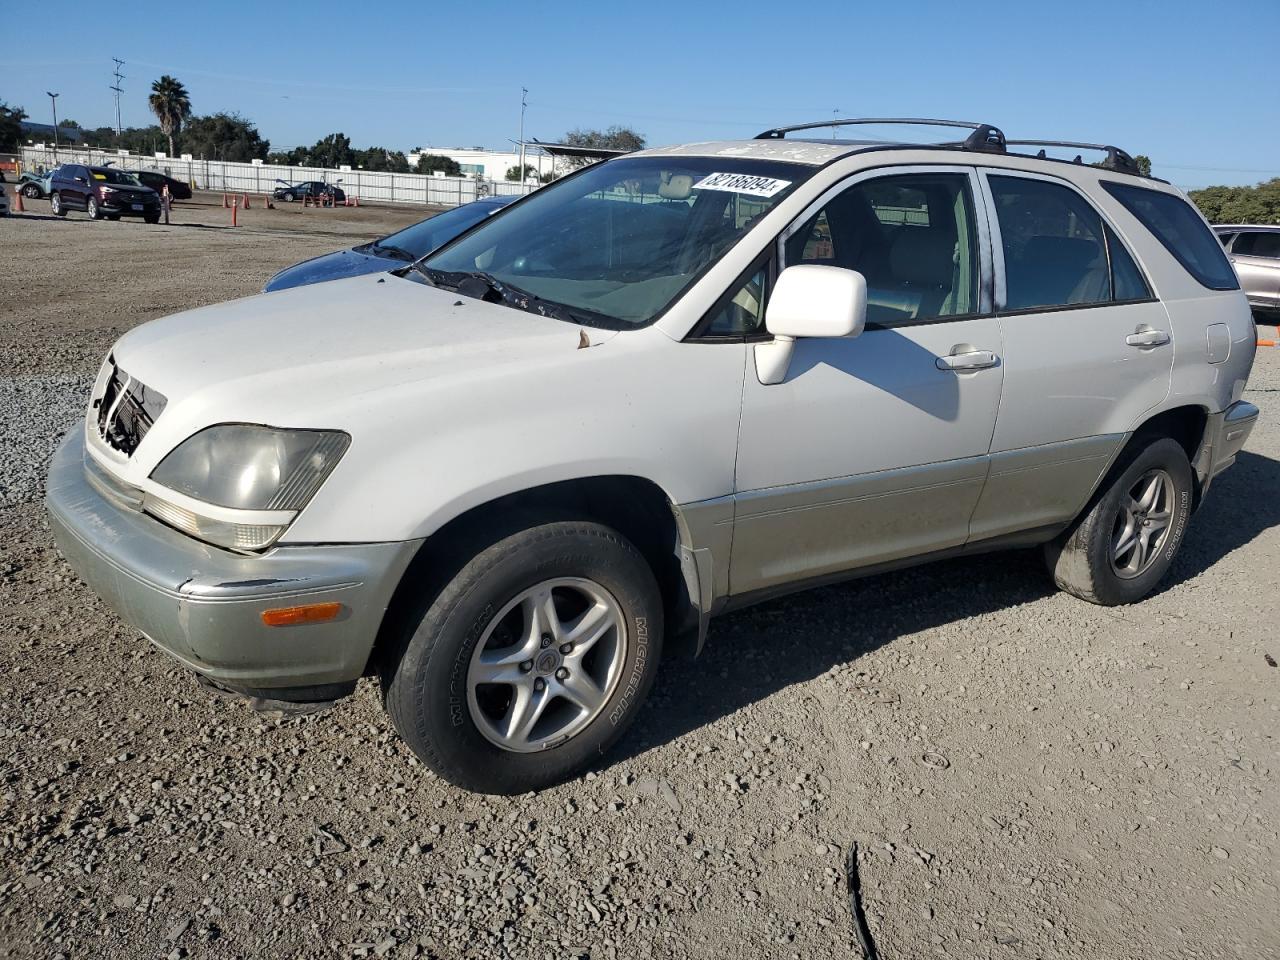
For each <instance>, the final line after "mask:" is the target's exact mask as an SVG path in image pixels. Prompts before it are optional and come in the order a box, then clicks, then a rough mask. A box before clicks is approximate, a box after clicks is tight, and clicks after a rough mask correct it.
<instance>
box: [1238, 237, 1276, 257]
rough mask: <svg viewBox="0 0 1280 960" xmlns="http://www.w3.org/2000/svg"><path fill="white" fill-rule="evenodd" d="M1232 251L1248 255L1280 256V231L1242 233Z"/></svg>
mask: <svg viewBox="0 0 1280 960" xmlns="http://www.w3.org/2000/svg"><path fill="white" fill-rule="evenodd" d="M1231 252H1232V253H1238V254H1241V255H1242V256H1246V257H1269V258H1271V259H1273V260H1274V259H1277V258H1280V232H1277V233H1261V232H1259V233H1242V234H1240V239H1239V240H1237V241H1236V245H1235V246H1234V247H1233V248H1232V250H1231Z"/></svg>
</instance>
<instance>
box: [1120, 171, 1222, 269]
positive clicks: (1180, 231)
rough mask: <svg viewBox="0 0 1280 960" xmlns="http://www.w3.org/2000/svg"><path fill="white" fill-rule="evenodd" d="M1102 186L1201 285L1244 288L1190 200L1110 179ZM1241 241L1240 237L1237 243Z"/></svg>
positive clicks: (1220, 246) (1220, 245)
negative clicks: (1192, 207) (1188, 201)
mask: <svg viewBox="0 0 1280 960" xmlns="http://www.w3.org/2000/svg"><path fill="white" fill-rule="evenodd" d="M1102 188H1103V189H1104V190H1106V191H1107V193H1109V194H1111V195H1112V196H1113V197H1115V198H1116V199H1117V200H1119V201H1120V203H1121V204H1123V205H1124V208H1125V209H1126V210H1128V211H1129V212H1130V213H1131V214H1133V215H1134V216H1135V217H1137V218H1138V220H1139V221H1140V222H1141V223H1142V225H1143V226H1144V227H1146V228H1147V229H1148V230H1150V231H1151V234H1152V236H1154V237H1155V238H1156V239H1157V240H1159V241H1160V243H1161V244H1163V245H1164V248H1165V249H1166V250H1168V251H1169V253H1171V254H1172V255H1173V257H1174V259H1175V260H1177V261H1178V262H1179V263H1180V264H1182V266H1183V268H1184V269H1185V270H1186V271H1187V272H1188V273H1190V274H1191V275H1192V276H1193V277H1195V278H1196V280H1197V281H1198V282H1199V283H1200V285H1201V286H1204V287H1208V288H1209V289H1210V290H1239V289H1240V283H1239V281H1237V280H1236V273H1235V270H1233V269H1232V268H1231V262H1230V261H1229V260H1228V259H1227V255H1226V254H1225V253H1223V252H1222V244H1220V243H1218V241H1217V240H1215V239H1214V238H1213V232H1212V231H1211V230H1210V229H1209V228H1208V227H1207V226H1205V223H1204V220H1203V219H1202V218H1201V217H1200V215H1199V214H1198V213H1196V212H1195V210H1193V209H1191V205H1190V204H1188V203H1187V201H1185V200H1183V199H1182V198H1181V197H1179V196H1178V195H1176V194H1172V193H1165V192H1164V191H1162V190H1152V189H1150V188H1149V187H1135V186H1133V185H1131V184H1128V183H1116V182H1115V181H1109V180H1104V181H1103V183H1102ZM1241 239H1242V238H1241ZM1239 243H1240V239H1237V240H1236V244H1237V246H1238V245H1239ZM1237 252H1238V251H1237Z"/></svg>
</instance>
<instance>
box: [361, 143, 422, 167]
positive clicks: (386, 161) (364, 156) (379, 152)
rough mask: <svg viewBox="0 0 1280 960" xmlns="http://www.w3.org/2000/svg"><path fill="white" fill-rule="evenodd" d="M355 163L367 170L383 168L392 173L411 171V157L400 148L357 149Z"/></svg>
mask: <svg viewBox="0 0 1280 960" xmlns="http://www.w3.org/2000/svg"><path fill="white" fill-rule="evenodd" d="M355 163H356V164H357V165H359V166H361V167H364V169H366V170H381V171H387V172H390V173H408V172H409V158H408V157H406V156H405V155H404V153H403V152H401V151H399V150H388V149H386V148H385V147H370V148H369V149H367V150H356V151H355Z"/></svg>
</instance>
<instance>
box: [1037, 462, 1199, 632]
mask: <svg viewBox="0 0 1280 960" xmlns="http://www.w3.org/2000/svg"><path fill="white" fill-rule="evenodd" d="M1192 483H1193V480H1192V474H1191V464H1190V463H1189V462H1188V460H1187V454H1186V451H1185V450H1183V449H1182V446H1181V445H1180V444H1179V443H1177V442H1176V441H1174V440H1171V439H1169V438H1168V437H1164V438H1160V439H1156V440H1152V441H1150V442H1149V443H1147V444H1146V445H1145V446H1134V447H1133V448H1131V449H1130V450H1128V451H1126V453H1125V454H1124V455H1123V459H1122V460H1121V461H1120V463H1119V464H1117V466H1116V467H1115V468H1114V469H1113V470H1112V472H1111V474H1110V482H1109V483H1108V485H1107V486H1106V487H1104V488H1103V489H1102V491H1101V492H1100V493H1099V494H1098V495H1096V496H1095V498H1094V500H1093V502H1092V503H1091V505H1090V506H1089V508H1088V509H1087V510H1086V511H1085V512H1084V513H1083V514H1082V515H1081V516H1080V517H1079V518H1078V519H1077V520H1076V522H1075V523H1074V524H1072V526H1071V527H1069V528H1068V529H1067V531H1066V532H1065V533H1064V534H1062V536H1060V537H1058V539H1056V540H1054V541H1052V542H1050V543H1049V544H1047V545H1046V546H1045V560H1046V562H1047V563H1048V565H1049V569H1050V571H1051V572H1052V573H1053V578H1054V580H1055V581H1056V582H1057V584H1058V586H1059V587H1061V588H1062V589H1063V590H1065V591H1067V592H1068V593H1071V594H1074V595H1075V596H1077V597H1080V598H1081V599H1082V600H1088V601H1089V602H1091V603H1098V604H1102V605H1104V606H1115V605H1119V604H1125V603H1136V602H1137V601H1139V600H1141V599H1142V598H1143V597H1145V596H1146V595H1147V594H1148V593H1150V592H1151V591H1152V590H1153V589H1155V586H1156V584H1158V583H1159V582H1160V580H1161V579H1162V578H1163V577H1164V575H1165V574H1166V573H1167V572H1168V571H1169V567H1170V565H1171V564H1172V563H1173V558H1174V556H1175V554H1177V552H1178V547H1179V546H1181V544H1182V538H1183V535H1184V534H1185V533H1186V529H1187V522H1188V520H1189V519H1190V518H1191V500H1192V494H1193V486H1192Z"/></svg>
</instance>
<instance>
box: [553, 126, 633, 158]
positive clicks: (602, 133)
mask: <svg viewBox="0 0 1280 960" xmlns="http://www.w3.org/2000/svg"><path fill="white" fill-rule="evenodd" d="M562 142H563V143H567V144H569V145H570V146H574V147H591V148H592V149H595V150H625V151H627V152H628V153H630V152H631V151H633V150H643V149H644V143H645V140H644V137H643V136H642V135H640V134H639V133H637V132H636V131H634V130H632V129H631V128H630V127H620V126H618V125H617V124H615V125H613V126H612V127H610V128H609V129H608V130H581V129H577V130H570V131H569V132H568V133H566V134H565V135H564V139H563V141H562ZM595 162H596V161H595V160H594V159H592V158H591V157H565V158H563V163H565V165H567V166H568V167H570V168H571V169H577V168H578V167H585V166H587V165H588V164H592V163H595Z"/></svg>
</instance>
